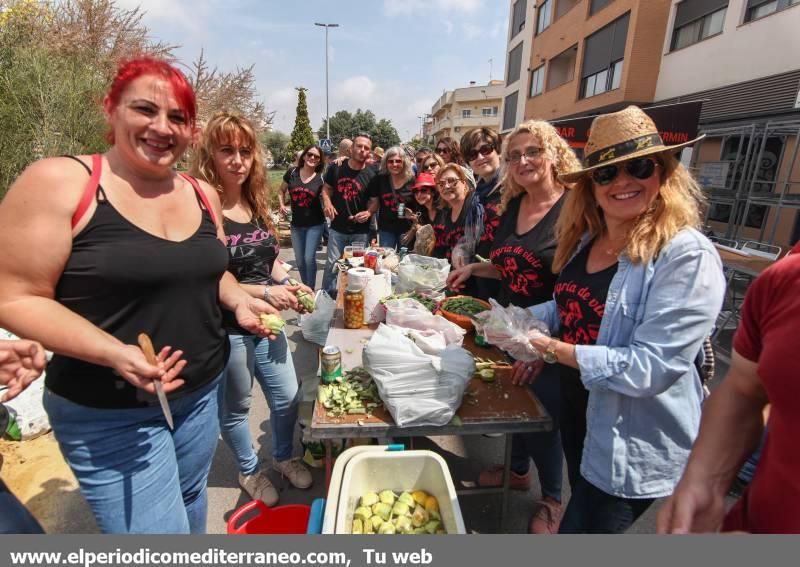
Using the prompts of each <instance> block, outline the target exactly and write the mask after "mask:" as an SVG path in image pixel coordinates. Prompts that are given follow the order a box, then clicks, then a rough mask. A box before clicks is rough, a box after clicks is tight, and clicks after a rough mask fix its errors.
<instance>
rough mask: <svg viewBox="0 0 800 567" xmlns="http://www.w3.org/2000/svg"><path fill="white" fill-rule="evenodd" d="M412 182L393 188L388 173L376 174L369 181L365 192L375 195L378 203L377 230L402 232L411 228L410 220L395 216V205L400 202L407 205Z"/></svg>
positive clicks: (371, 195)
mask: <svg viewBox="0 0 800 567" xmlns="http://www.w3.org/2000/svg"><path fill="white" fill-rule="evenodd" d="M412 183H413V180H409V181H408V182H406V184H405V185H403V186H402V187H400V188H399V189H395V188H394V187H393V186H392V179H391V177H390V176H389V175H377V176H376V177H375V178H374V179H373V180H372V181H370V183H369V187H368V188H367V193H368V194H369V196H370V197H377V198H378V202H379V203H380V209H379V210H378V230H385V231H386V232H393V233H395V234H402V233H404V232H408V230H409V229H410V228H411V221H408V220H404V219H400V218H399V217H398V216H397V206H398V205H399V204H400V203H404V204H405V205H406V206H408V203H409V200H410V198H411V185H412Z"/></svg>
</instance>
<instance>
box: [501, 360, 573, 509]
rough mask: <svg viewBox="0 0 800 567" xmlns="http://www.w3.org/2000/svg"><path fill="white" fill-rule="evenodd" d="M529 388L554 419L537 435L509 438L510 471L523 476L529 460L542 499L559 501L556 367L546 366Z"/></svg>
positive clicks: (560, 462)
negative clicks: (548, 427) (547, 429)
mask: <svg viewBox="0 0 800 567" xmlns="http://www.w3.org/2000/svg"><path fill="white" fill-rule="evenodd" d="M530 388H531V389H532V390H533V393H534V394H536V397H537V398H538V399H539V401H540V402H542V405H543V406H544V408H545V409H546V410H547V413H549V414H550V416H551V417H552V418H553V429H551V430H550V431H541V432H538V433H515V434H514V435H513V436H512V439H511V470H513V471H514V472H515V473H517V474H525V473H526V472H528V469H529V468H530V460H531V459H533V463H534V464H535V465H536V472H537V473H538V475H539V485H540V486H541V488H542V497H545V496H549V497H550V498H552V499H553V500H556V501H557V502H561V484H562V480H563V478H562V477H563V475H564V473H563V467H564V465H563V463H564V461H563V455H562V451H561V433H560V431H559V427H558V423H559V411H560V392H561V388H560V384H559V375H558V367H557V366H556V365H551V364H546V365H545V366H544V368H543V369H542V373H541V375H540V376H539V377H538V378H537V379H536V381H535V382H534V383H533V385H532V386H530Z"/></svg>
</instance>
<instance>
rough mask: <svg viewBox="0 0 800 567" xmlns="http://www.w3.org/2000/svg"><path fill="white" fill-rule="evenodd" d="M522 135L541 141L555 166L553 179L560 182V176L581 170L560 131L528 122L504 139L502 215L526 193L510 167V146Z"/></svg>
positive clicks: (535, 122)
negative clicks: (528, 135) (509, 205)
mask: <svg viewBox="0 0 800 567" xmlns="http://www.w3.org/2000/svg"><path fill="white" fill-rule="evenodd" d="M520 134H532V135H533V136H536V137H537V138H538V139H539V142H540V143H541V144H542V150H543V151H544V153H545V156H546V157H547V159H549V160H550V162H551V163H552V165H553V172H552V174H553V179H555V180H558V176H559V175H560V174H562V173H570V172H572V171H577V170H579V169H580V168H581V164H580V162H579V161H578V158H577V157H576V156H575V152H573V151H572V148H570V147H569V144H567V141H566V140H565V139H564V138H562V137H561V136H560V135H559V134H558V130H556V129H555V127H554V126H553V125H552V124H550V123H549V122H546V121H544V120H526V121H525V122H523V123H522V124H520V125H519V126H517V127H516V128H514V130H513V131H512V132H511V133H510V134H508V135H507V136H504V139H503V148H502V150H501V152H500V154H501V155H502V156H503V160H504V162H505V163H504V164H503V166H502V170H501V171H502V173H501V177H500V185H501V186H502V187H503V193H502V197H501V198H500V208H499V213H500V214H503V212H505V210H506V207H508V204H509V203H510V202H511V200H512V199H513V198H514V197H517V196H518V195H521V194H522V193H524V192H525V188H524V187H523V186H522V185H519V184H518V183H516V182H515V181H514V178H513V176H512V175H511V173H510V171H509V169H510V168H509V167H508V146H509V145H511V141H512V140H513V139H514V138H516V137H517V136H519V135H520ZM556 182H558V181H556Z"/></svg>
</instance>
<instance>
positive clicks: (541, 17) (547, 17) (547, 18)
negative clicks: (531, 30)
mask: <svg viewBox="0 0 800 567" xmlns="http://www.w3.org/2000/svg"><path fill="white" fill-rule="evenodd" d="M552 21H553V0H544V2H542V5H541V6H539V11H538V12H537V13H536V35H539V34H540V33H542V32H543V31H544V30H546V29H547V28H548V27H550V23H551V22H552Z"/></svg>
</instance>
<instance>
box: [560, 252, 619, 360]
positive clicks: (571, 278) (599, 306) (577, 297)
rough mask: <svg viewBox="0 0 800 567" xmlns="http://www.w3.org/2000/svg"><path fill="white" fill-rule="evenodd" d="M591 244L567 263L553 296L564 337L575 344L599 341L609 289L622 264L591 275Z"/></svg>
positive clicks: (565, 340)
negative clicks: (588, 266) (588, 269)
mask: <svg viewBox="0 0 800 567" xmlns="http://www.w3.org/2000/svg"><path fill="white" fill-rule="evenodd" d="M590 249H591V244H588V245H587V246H585V247H584V248H583V249H582V250H581V251H580V252H578V254H577V255H576V256H575V258H573V259H572V261H571V262H570V263H569V264H567V265H566V266H564V269H563V270H562V271H561V274H560V275H559V276H558V280H557V281H556V285H555V290H554V297H555V300H556V305H557V306H558V314H559V317H560V319H561V333H562V334H561V340H563V341H564V342H566V343H569V344H573V345H593V344H595V343H596V342H597V334H598V333H599V331H600V322H601V321H602V320H603V312H604V310H605V306H606V296H607V295H608V288H609V286H610V285H611V280H612V279H613V278H614V274H616V273H617V268H618V266H619V264H617V263H615V264H613V265H611V266H609V267H608V268H605V269H603V270H600V271H599V272H595V273H593V274H590V273H589V272H588V271H587V270H586V261H587V260H588V259H589V250H590Z"/></svg>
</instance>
